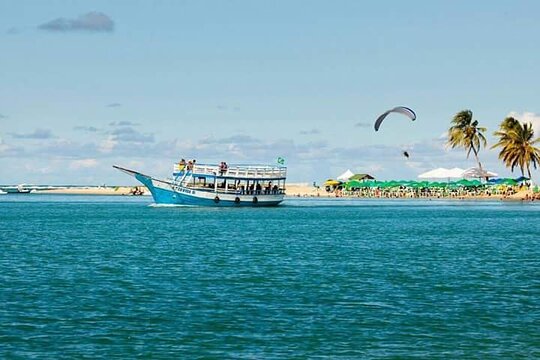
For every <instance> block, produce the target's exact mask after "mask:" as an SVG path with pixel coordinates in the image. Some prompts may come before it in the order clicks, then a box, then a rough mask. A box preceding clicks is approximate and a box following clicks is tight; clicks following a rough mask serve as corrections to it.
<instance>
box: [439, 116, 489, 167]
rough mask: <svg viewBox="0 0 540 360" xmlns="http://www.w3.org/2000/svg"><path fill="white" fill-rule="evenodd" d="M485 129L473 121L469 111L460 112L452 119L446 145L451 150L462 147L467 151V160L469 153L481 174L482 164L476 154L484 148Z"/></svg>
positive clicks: (485, 142)
mask: <svg viewBox="0 0 540 360" xmlns="http://www.w3.org/2000/svg"><path fill="white" fill-rule="evenodd" d="M485 131H486V128H484V127H479V126H478V120H473V113H472V111H471V110H462V111H460V112H458V113H457V114H456V115H455V116H454V118H453V119H452V126H451V127H450V129H448V145H449V146H451V147H452V149H453V148H456V147H462V148H464V149H465V150H467V159H468V158H469V155H470V154H471V152H472V153H473V154H474V158H475V159H476V162H477V163H478V168H479V169H480V172H482V171H483V170H482V164H481V163H480V159H478V152H479V151H480V148H481V147H482V146H484V147H486V145H487V141H486V138H485V137H484V134H483V133H484V132H485Z"/></svg>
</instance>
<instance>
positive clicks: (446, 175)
mask: <svg viewBox="0 0 540 360" xmlns="http://www.w3.org/2000/svg"><path fill="white" fill-rule="evenodd" d="M463 171H465V170H463V169H460V168H457V167H455V168H452V169H447V168H442V167H440V168H436V169H433V170H430V171H426V172H424V173H422V174H420V175H418V178H419V179H447V180H448V181H449V180H450V179H461V178H463Z"/></svg>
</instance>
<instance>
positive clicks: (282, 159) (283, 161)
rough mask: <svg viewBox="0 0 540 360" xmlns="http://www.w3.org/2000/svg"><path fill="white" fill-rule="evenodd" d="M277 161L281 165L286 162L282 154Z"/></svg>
mask: <svg viewBox="0 0 540 360" xmlns="http://www.w3.org/2000/svg"><path fill="white" fill-rule="evenodd" d="M277 163H278V164H279V165H283V164H285V159H284V158H282V157H281V156H280V157H278V158H277Z"/></svg>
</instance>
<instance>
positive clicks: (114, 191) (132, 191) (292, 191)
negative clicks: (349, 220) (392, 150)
mask: <svg viewBox="0 0 540 360" xmlns="http://www.w3.org/2000/svg"><path fill="white" fill-rule="evenodd" d="M31 194H48V195H107V196H110V195H112V196H141V195H142V196H150V195H151V194H150V192H149V191H148V190H147V189H146V188H145V187H143V186H114V187H113V186H110V187H88V186H85V187H69V188H58V189H47V190H34V191H32V193H31ZM285 196H286V197H288V198H315V199H316V198H329V199H378V200H382V199H387V200H455V201H470V200H475V201H476V200H496V201H498V200H501V201H534V200H540V195H539V194H534V193H533V191H532V190H522V191H519V192H517V193H515V194H512V195H500V194H492V195H485V194H482V195H460V196H421V197H411V196H359V195H344V194H336V193H335V192H327V191H325V190H324V189H321V188H315V187H313V186H310V185H307V184H290V185H288V186H287V189H286V191H285Z"/></svg>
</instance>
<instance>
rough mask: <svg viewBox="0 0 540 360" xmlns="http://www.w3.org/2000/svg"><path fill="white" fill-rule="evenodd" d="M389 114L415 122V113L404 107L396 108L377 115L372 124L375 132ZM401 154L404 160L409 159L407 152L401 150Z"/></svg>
mask: <svg viewBox="0 0 540 360" xmlns="http://www.w3.org/2000/svg"><path fill="white" fill-rule="evenodd" d="M391 113H397V114H401V115H405V116H407V117H408V118H409V119H411V120H412V121H414V120H416V113H415V112H414V111H413V110H412V109H410V108H408V107H405V106H396V107H395V108H393V109H390V110H387V111H385V112H384V113H382V114H381V115H379V117H378V118H377V120H375V124H374V128H375V131H379V127H380V126H381V124H382V122H383V120H384V119H386V117H387V116H388V115H389V114H391ZM401 153H402V155H403V156H404V157H405V158H407V159H409V157H410V155H409V152H408V151H407V150H403V151H402V152H401Z"/></svg>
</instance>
